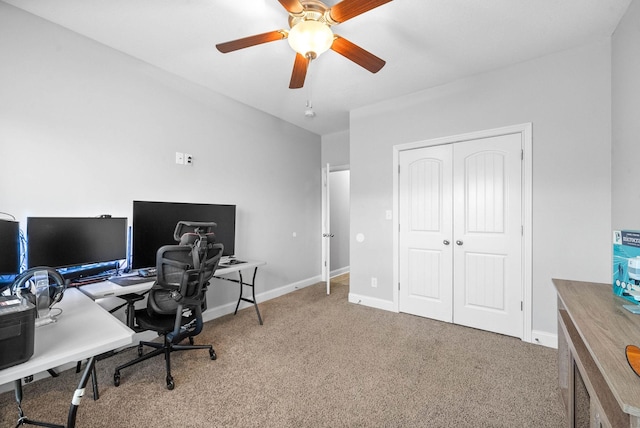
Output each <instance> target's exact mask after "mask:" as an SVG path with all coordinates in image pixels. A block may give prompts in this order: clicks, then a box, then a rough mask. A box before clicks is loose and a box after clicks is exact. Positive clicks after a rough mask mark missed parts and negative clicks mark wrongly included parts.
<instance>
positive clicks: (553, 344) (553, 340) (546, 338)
mask: <svg viewBox="0 0 640 428" xmlns="http://www.w3.org/2000/svg"><path fill="white" fill-rule="evenodd" d="M531 343H535V344H537V345H542V346H546V347H547V348H553V349H558V335H557V334H552V333H548V332H546V331H537V330H533V331H532V332H531Z"/></svg>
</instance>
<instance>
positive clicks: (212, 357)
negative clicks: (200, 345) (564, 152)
mask: <svg viewBox="0 0 640 428" xmlns="http://www.w3.org/2000/svg"><path fill="white" fill-rule="evenodd" d="M209 358H211V359H212V360H216V359H217V358H218V356H217V355H216V351H214V350H213V349H209Z"/></svg>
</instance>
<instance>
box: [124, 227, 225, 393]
mask: <svg viewBox="0 0 640 428" xmlns="http://www.w3.org/2000/svg"><path fill="white" fill-rule="evenodd" d="M222 251H223V246H222V244H212V243H209V242H208V241H207V238H206V237H204V236H201V237H200V238H199V239H197V240H196V242H195V243H193V244H189V245H165V246H163V247H161V248H160V249H159V250H158V252H157V256H156V266H157V275H158V276H157V280H156V283H155V284H154V286H153V287H152V288H151V290H150V292H149V295H148V298H147V307H146V308H143V309H138V310H136V311H135V321H136V330H139V331H143V330H152V331H156V332H157V333H158V334H159V335H161V336H163V342H162V343H158V342H142V341H141V342H140V344H139V345H138V358H136V359H135V360H133V361H130V362H128V363H126V364H123V365H121V366H119V367H117V368H116V369H115V373H114V376H113V383H114V385H115V386H119V385H120V379H121V376H120V371H121V370H122V369H124V368H127V367H130V366H133V365H134V364H138V363H140V362H142V361H145V360H148V359H149V358H152V357H155V356H156V355H161V354H164V356H165V366H166V382H167V389H170V390H171V389H173V388H174V387H175V383H174V380H173V376H172V374H171V357H170V355H171V353H172V352H174V351H184V350H193V349H208V350H209V357H210V358H211V359H212V360H215V359H216V358H217V356H216V353H215V351H214V349H213V346H212V345H194V344H193V338H194V337H195V336H197V335H198V334H199V333H200V332H201V331H202V328H203V320H202V311H203V308H204V307H205V305H206V303H205V302H206V291H207V286H208V284H209V280H210V279H211V278H212V277H213V274H214V273H215V270H216V269H217V267H218V262H219V261H220V257H221V256H222ZM185 339H188V340H189V344H188V345H186V344H180V342H182V341H183V340H185ZM145 346H148V347H151V348H154V349H153V350H152V351H150V352H148V353H146V354H143V348H144V347H145Z"/></svg>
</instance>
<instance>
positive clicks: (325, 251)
mask: <svg viewBox="0 0 640 428" xmlns="http://www.w3.org/2000/svg"><path fill="white" fill-rule="evenodd" d="M330 169H331V168H330V165H329V164H327V165H326V166H325V167H324V168H323V169H322V270H321V271H322V280H323V281H325V282H326V284H327V294H331V241H330V240H331V193H330V192H331V189H330V187H331V186H330V181H329V172H330Z"/></svg>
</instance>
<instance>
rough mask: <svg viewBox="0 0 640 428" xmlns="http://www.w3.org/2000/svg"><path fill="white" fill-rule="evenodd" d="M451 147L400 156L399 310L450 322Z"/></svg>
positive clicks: (451, 308)
mask: <svg viewBox="0 0 640 428" xmlns="http://www.w3.org/2000/svg"><path fill="white" fill-rule="evenodd" d="M452 154H453V153H452V151H451V146H447V145H443V146H434V147H428V148H421V149H415V150H406V151H402V152H400V158H399V159H400V183H399V184H400V189H401V191H400V204H399V206H400V210H399V215H400V240H399V243H400V260H399V263H400V284H401V285H400V291H399V304H400V306H399V308H400V311H401V312H407V313H410V314H414V315H419V316H423V317H428V318H434V319H437V320H440V321H447V322H451V321H452V320H453V302H452V300H453V294H452V292H451V288H452V285H453V252H452V250H451V239H452V238H451V237H452V233H453V218H452V203H453V202H452V201H453V195H452Z"/></svg>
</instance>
